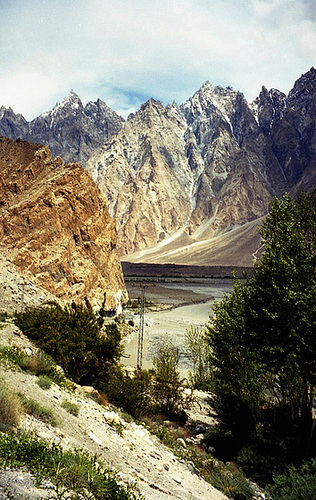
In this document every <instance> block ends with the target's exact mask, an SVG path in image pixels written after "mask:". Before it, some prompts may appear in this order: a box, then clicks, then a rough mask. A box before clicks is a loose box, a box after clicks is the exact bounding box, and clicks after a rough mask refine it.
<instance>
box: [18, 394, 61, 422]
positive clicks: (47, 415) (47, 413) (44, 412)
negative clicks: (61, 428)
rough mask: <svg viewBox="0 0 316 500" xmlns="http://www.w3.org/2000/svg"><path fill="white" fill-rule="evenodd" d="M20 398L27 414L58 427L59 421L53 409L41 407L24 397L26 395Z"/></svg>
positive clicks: (21, 395)
mask: <svg viewBox="0 0 316 500" xmlns="http://www.w3.org/2000/svg"><path fill="white" fill-rule="evenodd" d="M18 396H19V398H20V401H21V403H22V405H23V408H24V411H25V412H26V413H28V414H29V415H33V417H35V418H37V419H39V420H42V422H45V423H46V424H49V425H52V426H53V427H56V426H57V425H58V420H57V418H56V416H55V414H54V412H53V411H52V410H51V409H49V408H46V407H44V406H42V405H40V404H39V403H38V402H37V401H35V400H34V399H32V398H28V397H27V396H24V394H18Z"/></svg>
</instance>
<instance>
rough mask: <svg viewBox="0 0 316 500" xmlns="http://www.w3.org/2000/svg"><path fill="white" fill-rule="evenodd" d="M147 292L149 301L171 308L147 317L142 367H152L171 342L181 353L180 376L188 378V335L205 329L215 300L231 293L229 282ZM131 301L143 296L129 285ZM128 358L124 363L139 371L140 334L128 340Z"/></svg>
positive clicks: (202, 281) (187, 283)
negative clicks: (164, 345)
mask: <svg viewBox="0 0 316 500" xmlns="http://www.w3.org/2000/svg"><path fill="white" fill-rule="evenodd" d="M146 285H147V288H145V294H146V299H147V298H148V300H151V301H153V302H155V303H156V304H157V303H158V304H161V305H162V306H163V307H168V308H169V309H168V310H160V311H156V312H154V311H149V310H145V315H144V338H143V358H142V367H143V368H145V369H148V368H150V367H152V358H153V356H154V355H155V353H156V352H157V349H158V347H159V345H161V344H162V343H164V342H166V341H171V342H172V344H174V345H175V346H176V347H178V349H179V352H180V363H179V369H180V373H181V376H183V377H186V376H187V375H188V372H189V370H190V369H192V367H191V365H190V361H189V360H188V358H187V356H186V349H185V343H184V340H185V332H186V330H187V329H189V328H190V327H191V326H192V327H198V328H204V327H205V324H206V323H207V322H208V320H209V315H210V313H211V311H212V306H213V304H214V301H215V300H220V299H221V298H222V297H223V295H224V294H225V293H229V292H230V291H231V290H232V282H231V280H230V279H211V278H210V279H200V280H193V281H191V282H190V281H187V280H186V281H185V282H175V281H171V282H170V281H168V280H167V281H165V282H159V284H158V286H155V287H153V286H149V283H147V284H146ZM128 292H129V296H130V297H135V296H136V297H137V295H140V288H138V289H137V287H135V286H134V287H133V284H132V283H129V284H128ZM133 321H134V323H135V325H139V312H138V311H135V312H134V313H133ZM124 343H125V356H127V357H124V358H122V363H123V364H125V365H126V366H132V367H136V365H137V348H138V333H137V332H135V333H134V334H133V335H131V336H129V337H127V338H126V339H125V342H124Z"/></svg>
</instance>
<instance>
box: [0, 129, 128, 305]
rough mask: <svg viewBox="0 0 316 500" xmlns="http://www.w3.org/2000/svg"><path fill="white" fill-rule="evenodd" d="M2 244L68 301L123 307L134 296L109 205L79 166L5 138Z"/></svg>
mask: <svg viewBox="0 0 316 500" xmlns="http://www.w3.org/2000/svg"><path fill="white" fill-rule="evenodd" d="M0 176H1V183H0V200H1V205H0V247H2V249H5V250H6V252H7V253H9V257H10V260H11V261H12V262H13V263H14V264H15V265H17V266H18V267H19V268H20V269H21V270H23V271H28V272H30V273H31V274H32V275H34V278H35V281H36V282H37V283H38V284H39V285H40V286H42V287H43V288H44V289H46V290H48V291H49V292H51V293H52V294H54V295H56V296H57V297H59V298H61V299H62V300H67V301H70V300H76V301H81V300H83V299H84V297H87V298H88V299H89V300H90V301H91V303H92V304H94V305H96V304H99V305H100V304H101V303H102V301H103V297H104V293H106V306H107V307H108V308H113V307H117V305H118V302H119V301H123V302H124V301H126V299H127V293H126V289H125V284H124V279H123V275H122V271H121V265H120V261H119V258H118V255H117V251H116V229H115V224H114V221H113V219H112V218H111V217H110V215H109V212H108V209H107V206H106V202H105V200H104V198H103V196H102V195H101V193H100V191H99V189H98V187H97V186H96V185H95V183H94V182H93V181H92V179H91V177H90V176H89V174H88V173H87V172H86V171H85V170H84V169H83V168H82V167H81V165H80V164H78V163H70V164H67V165H63V164H62V161H61V160H60V158H57V159H54V160H53V159H52V158H51V154H50V151H49V149H48V148H46V147H42V146H39V145H35V144H30V143H26V142H23V141H11V140H9V139H3V138H2V139H1V140H0Z"/></svg>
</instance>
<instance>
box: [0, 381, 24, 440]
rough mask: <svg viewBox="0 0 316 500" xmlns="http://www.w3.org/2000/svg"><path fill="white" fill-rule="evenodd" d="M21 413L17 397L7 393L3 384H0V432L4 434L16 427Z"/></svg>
mask: <svg viewBox="0 0 316 500" xmlns="http://www.w3.org/2000/svg"><path fill="white" fill-rule="evenodd" d="M22 412H23V409H22V405H21V402H20V400H19V399H18V397H17V396H15V395H14V394H13V393H12V392H11V391H9V389H8V388H7V387H6V386H5V385H4V384H0V431H2V432H6V431H7V430H9V429H12V428H13V427H17V426H18V425H19V422H20V416H21V414H22Z"/></svg>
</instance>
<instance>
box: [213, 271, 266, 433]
mask: <svg viewBox="0 0 316 500" xmlns="http://www.w3.org/2000/svg"><path fill="white" fill-rule="evenodd" d="M248 300H249V285H243V283H242V282H241V281H240V280H239V279H238V278H237V277H236V276H235V278H234V289H233V292H232V293H231V294H229V295H225V296H224V297H223V299H222V301H221V302H218V303H217V304H215V306H214V312H213V318H212V320H211V321H210V323H209V324H208V325H207V339H208V342H209V345H210V347H211V351H212V355H211V362H212V366H213V369H214V372H213V377H214V388H213V389H214V401H213V404H214V407H215V409H216V411H217V414H218V417H219V419H220V421H221V422H222V424H223V426H224V428H226V429H227V430H231V431H232V433H233V435H234V436H236V437H238V438H240V439H241V440H243V439H245V438H246V437H247V436H249V435H250V434H251V433H252V432H253V431H254V429H255V427H256V423H257V422H258V419H259V414H260V410H261V406H262V399H263V384H262V380H261V367H260V365H259V364H258V363H257V362H256V359H255V356H254V353H253V351H252V349H251V348H250V347H249V332H248V330H247V326H246V323H247V314H248V308H247V303H248Z"/></svg>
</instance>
